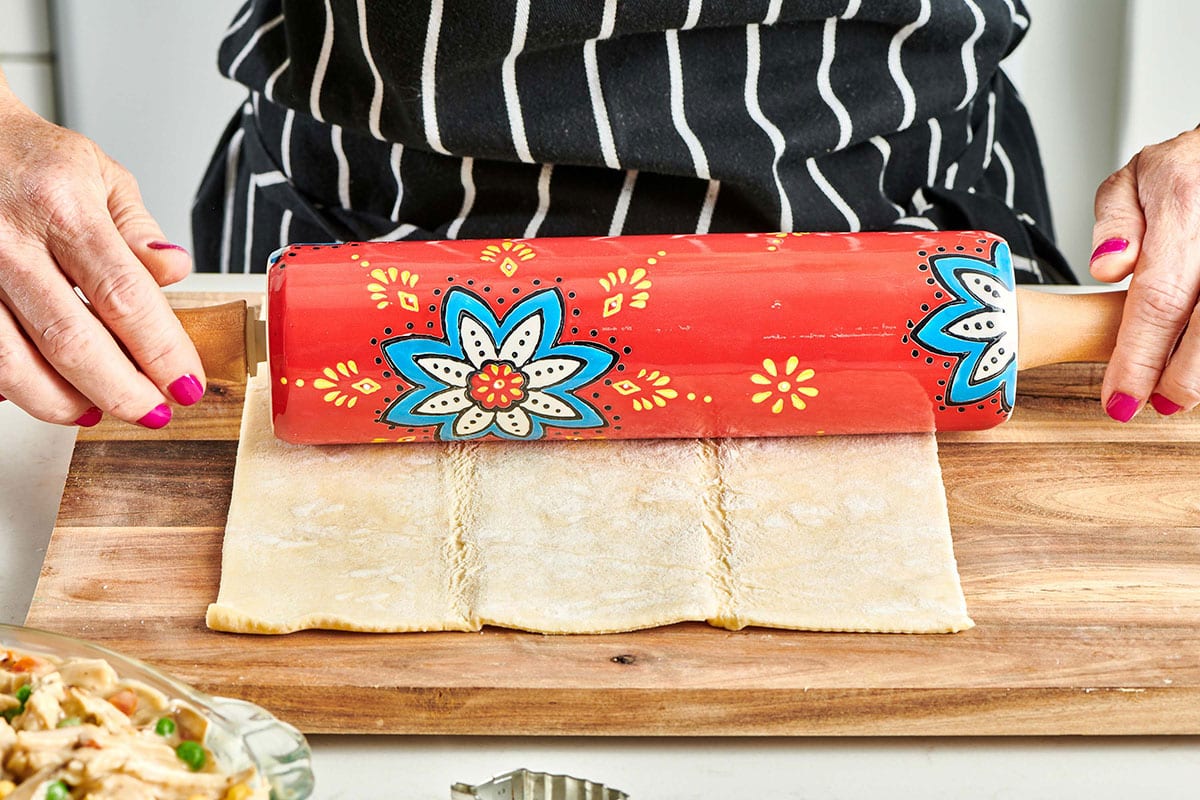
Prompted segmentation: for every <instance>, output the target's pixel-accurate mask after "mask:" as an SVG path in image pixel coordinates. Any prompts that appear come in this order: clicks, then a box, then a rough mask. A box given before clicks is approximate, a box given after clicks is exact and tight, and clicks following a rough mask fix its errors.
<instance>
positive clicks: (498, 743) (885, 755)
mask: <svg viewBox="0 0 1200 800" xmlns="http://www.w3.org/2000/svg"><path fill="white" fill-rule="evenodd" d="M262 286H263V283H262V278H261V276H259V277H257V278H247V277H245V276H224V277H222V276H195V277H193V278H189V279H188V280H187V281H186V282H185V283H184V284H182V285H181V286H180V287H177V288H181V289H184V290H193V291H252V290H257V289H260V288H261V287H262ZM74 436H75V434H74V430H73V429H69V428H59V427H56V426H52V425H46V424H43V423H39V422H37V421H35V420H32V419H30V418H29V417H27V416H26V415H25V414H23V413H22V412H21V411H20V410H18V409H16V408H14V407H13V406H12V404H11V403H0V441H3V443H4V445H3V451H2V452H3V457H0V622H12V623H18V624H19V623H22V622H24V619H25V612H26V610H27V609H28V607H29V602H30V600H31V598H32V596H33V589H34V586H35V584H36V582H37V575H38V572H39V570H40V568H41V563H42V557H43V555H44V554H45V550H46V544H47V542H48V541H49V538H50V532H51V530H52V528H53V526H54V518H55V515H56V513H57V511H58V503H59V499H60V497H61V495H62V489H63V482H64V481H65V479H66V474H67V466H68V463H69V459H70V454H71V447H72V444H73V442H74ZM969 600H970V598H968V601H969ZM848 635H853V634H848ZM1194 655H1195V656H1196V657H1200V653H1197V654H1194ZM310 742H311V743H312V745H313V752H314V755H315V772H316V775H317V792H316V797H317V798H320V799H321V800H339V799H343V798H344V800H351V798H353V800H393V798H412V799H413V800H446V798H448V797H449V796H450V789H449V787H450V784H452V783H454V782H456V781H465V782H469V783H479V782H482V781H484V780H486V779H487V778H489V777H490V776H492V775H494V774H497V773H501V772H506V771H508V770H511V769H516V768H519V767H528V768H530V769H535V770H545V771H548V772H560V773H566V774H570V775H575V776H577V777H583V778H588V779H590V780H594V781H600V782H602V783H604V784H606V785H608V786H613V787H616V788H618V789H621V790H623V791H625V792H628V793H629V794H630V795H631V797H633V798H634V800H651V799H652V798H653V799H654V800H684V798H713V799H714V800H715V799H716V798H721V799H722V800H725V799H726V798H750V797H775V798H796V799H797V800H799V798H814V800H815V799H817V798H820V800H837V799H840V798H847V799H849V798H897V799H900V798H910V797H911V798H921V799H922V800H937V799H938V798H982V797H987V798H1020V799H1021V800H1030V799H1031V798H1055V800H1059V799H1061V798H1076V797H1078V798H1088V800H1105V799H1106V798H1113V800H1128V799H1129V798H1140V797H1153V798H1158V799H1159V800H1162V799H1164V798H1183V797H1188V798H1191V797H1195V796H1196V795H1195V792H1196V787H1197V786H1200V737H1156V738H1145V737H1121V738H1082V737H1058V738H1049V737H1038V738H1024V737H1022V738H1003V739H1001V738H974V739H950V738H906V739H899V738H888V739H863V738H846V739H837V738H741V739H732V738H706V739H700V738H696V739H665V738H664V739H650V738H637V739H630V738H590V737H589V738H585V737H557V738H554V737H529V738H521V737H457V736H423V737H421V736H375V737H368V736H313V737H310Z"/></svg>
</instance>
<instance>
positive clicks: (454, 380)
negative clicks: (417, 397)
mask: <svg viewBox="0 0 1200 800" xmlns="http://www.w3.org/2000/svg"><path fill="white" fill-rule="evenodd" d="M413 361H414V362H415V363H416V365H417V366H418V367H420V368H421V369H423V370H425V373H426V374H427V375H429V377H431V378H433V379H434V380H435V381H438V382H439V383H444V384H447V385H448V386H466V385H467V378H469V377H470V376H471V373H472V372H474V371H475V368H474V367H472V366H471V365H470V364H468V363H467V362H465V361H459V360H458V359H457V358H450V357H449V356H417V357H416V358H414V359H413Z"/></svg>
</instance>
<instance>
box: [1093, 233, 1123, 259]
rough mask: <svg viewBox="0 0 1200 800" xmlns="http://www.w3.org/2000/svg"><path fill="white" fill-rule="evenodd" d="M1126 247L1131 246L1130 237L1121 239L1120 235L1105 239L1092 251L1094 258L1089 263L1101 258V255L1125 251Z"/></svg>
mask: <svg viewBox="0 0 1200 800" xmlns="http://www.w3.org/2000/svg"><path fill="white" fill-rule="evenodd" d="M1126 247H1129V240H1128V239H1121V238H1119V237H1113V238H1112V239H1105V240H1104V241H1103V242H1101V243H1100V245H1099V246H1098V247H1097V248H1096V249H1095V250H1093V251H1092V258H1091V260H1090V261H1088V263H1089V264H1090V263H1092V261H1095V260H1096V259H1097V258H1100V256H1107V255H1110V254H1112V253H1121V252H1124V251H1125V248H1126Z"/></svg>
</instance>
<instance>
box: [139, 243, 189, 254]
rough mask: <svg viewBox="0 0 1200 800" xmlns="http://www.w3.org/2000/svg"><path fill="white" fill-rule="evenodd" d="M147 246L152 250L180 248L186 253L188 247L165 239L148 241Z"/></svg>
mask: <svg viewBox="0 0 1200 800" xmlns="http://www.w3.org/2000/svg"><path fill="white" fill-rule="evenodd" d="M146 247H149V248H150V249H151V250H180V251H182V252H184V253H186V252H187V248H186V247H183V246H182V245H178V244H175V243H174V242H163V241H154V242H147V243H146Z"/></svg>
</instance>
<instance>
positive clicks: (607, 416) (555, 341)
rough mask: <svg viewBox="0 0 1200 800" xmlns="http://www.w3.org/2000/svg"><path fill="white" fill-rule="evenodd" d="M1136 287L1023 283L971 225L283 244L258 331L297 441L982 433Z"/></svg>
mask: <svg viewBox="0 0 1200 800" xmlns="http://www.w3.org/2000/svg"><path fill="white" fill-rule="evenodd" d="M1123 301H1124V293H1123V292H1109V293H1101V294H1095V295H1074V296H1062V295H1050V294H1044V293H1038V292H1032V291H1026V290H1019V291H1018V290H1016V287H1015V285H1014V278H1013V270H1012V257H1011V254H1010V252H1009V248H1008V245H1007V244H1006V243H1005V242H1004V241H1003V240H1002V239H1000V238H998V237H996V236H994V235H992V234H989V233H983V232H974V231H966V232H962V231H959V232H928V233H927V232H920V233H861V234H832V233H807V234H806V233H769V234H708V235H682V236H618V237H604V238H559V239H528V240H493V241H489V240H473V241H468V240H459V241H420V242H386V243H379V242H371V243H347V244H333V245H293V246H289V247H286V248H283V249H282V250H280V251H278V252H277V253H275V254H274V255H273V256H272V259H271V264H270V266H269V269H268V293H267V320H266V327H267V344H266V348H265V349H266V350H267V352H268V354H269V359H268V361H269V364H270V381H271V386H272V415H273V421H274V428H275V433H276V435H277V436H278V437H280V438H281V439H284V440H285V441H288V442H294V443H301V444H329V443H353V442H414V441H416V442H421V441H450V440H467V439H485V440H517V441H525V440H535V439H596V438H659V437H710V436H711V437H740V436H805V435H821V434H862V433H898V432H924V431H934V430H970V429H984V428H988V427H992V426H994V425H997V424H999V423H1001V422H1003V421H1004V420H1005V419H1007V418H1008V416H1009V414H1010V413H1011V411H1012V407H1013V402H1014V399H1015V396H1016V381H1017V371H1018V370H1019V369H1024V368H1027V367H1032V366H1038V365H1040V364H1046V363H1055V362H1063V361H1104V360H1107V358H1108V355H1109V354H1110V353H1111V351H1112V347H1113V344H1114V342H1115V337H1116V331H1117V328H1118V326H1119V323H1120V317H1121V309H1122V304H1123ZM251 327H252V326H251ZM1018 330H1019V332H1020V334H1019V336H1018ZM252 338H253V337H252ZM1018 338H1020V340H1021V341H1020V346H1019V347H1018Z"/></svg>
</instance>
